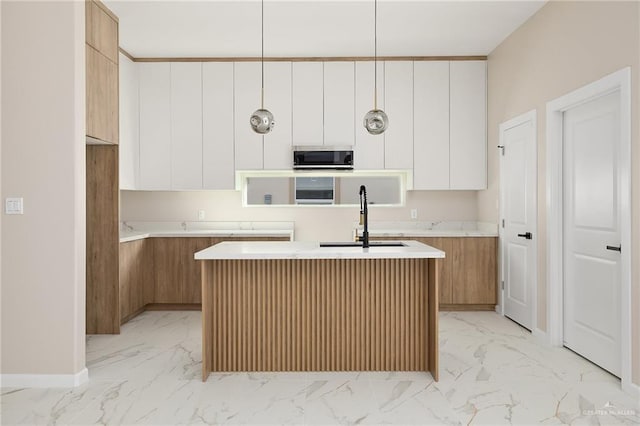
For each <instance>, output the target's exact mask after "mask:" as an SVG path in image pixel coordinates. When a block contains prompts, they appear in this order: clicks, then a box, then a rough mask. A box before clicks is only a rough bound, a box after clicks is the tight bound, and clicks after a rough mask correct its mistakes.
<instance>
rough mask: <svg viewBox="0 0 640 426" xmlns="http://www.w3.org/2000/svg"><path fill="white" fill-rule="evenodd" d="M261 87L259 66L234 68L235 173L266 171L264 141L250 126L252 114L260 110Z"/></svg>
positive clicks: (253, 63)
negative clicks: (264, 166)
mask: <svg viewBox="0 0 640 426" xmlns="http://www.w3.org/2000/svg"><path fill="white" fill-rule="evenodd" d="M260 85H261V72H260V62H236V63H235V64H234V88H235V103H234V122H235V124H234V125H235V166H236V170H260V169H262V168H263V162H262V161H263V138H262V135H260V134H258V133H256V132H254V131H253V129H251V125H250V124H249V118H251V114H253V112H254V111H255V110H257V109H259V108H260ZM265 106H266V105H265ZM276 125H277V124H276Z"/></svg>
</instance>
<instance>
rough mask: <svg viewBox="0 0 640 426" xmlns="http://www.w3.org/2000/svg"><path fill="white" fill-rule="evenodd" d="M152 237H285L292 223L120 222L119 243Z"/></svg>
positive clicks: (290, 234)
mask: <svg viewBox="0 0 640 426" xmlns="http://www.w3.org/2000/svg"><path fill="white" fill-rule="evenodd" d="M153 237H287V238H289V239H290V240H292V239H293V222H123V223H122V227H121V231H120V242H121V243H125V242H129V241H135V240H140V239H143V238H153Z"/></svg>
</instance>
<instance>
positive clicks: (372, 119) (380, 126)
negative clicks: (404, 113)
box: [364, 109, 389, 135]
mask: <svg viewBox="0 0 640 426" xmlns="http://www.w3.org/2000/svg"><path fill="white" fill-rule="evenodd" d="M387 126H389V117H387V114H386V113H385V112H384V111H383V110H381V109H372V110H371V111H369V112H368V113H366V114H365V116H364V127H365V128H366V129H367V132H369V133H371V134H372V135H380V134H382V133H384V131H385V130H387Z"/></svg>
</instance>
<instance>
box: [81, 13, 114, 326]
mask: <svg viewBox="0 0 640 426" xmlns="http://www.w3.org/2000/svg"><path fill="white" fill-rule="evenodd" d="M85 13H86V34H85V35H86V46H85V48H86V85H87V93H86V96H87V102H86V128H87V139H86V141H87V146H86V224H87V229H86V235H87V241H86V332H87V334H105V333H106V334H109V333H118V332H119V331H120V315H119V289H118V281H119V280H118V269H119V268H118V263H119V259H118V244H119V235H118V234H119V230H118V216H119V210H120V209H119V192H118V189H119V183H118V180H119V171H118V145H117V144H118V139H119V137H118V132H119V126H118V121H119V117H118V109H119V108H118V103H119V101H118V60H119V58H118V18H117V17H116V16H115V15H114V14H113V13H111V11H109V9H107V8H106V7H105V6H104V5H103V4H102V3H100V2H99V1H94V0H90V1H87V2H85Z"/></svg>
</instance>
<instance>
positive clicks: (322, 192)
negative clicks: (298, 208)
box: [295, 176, 336, 204]
mask: <svg viewBox="0 0 640 426" xmlns="http://www.w3.org/2000/svg"><path fill="white" fill-rule="evenodd" d="M335 193H336V191H335V179H334V178H333V177H329V176H298V177H296V178H295V195H296V204H334V203H335Z"/></svg>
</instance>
